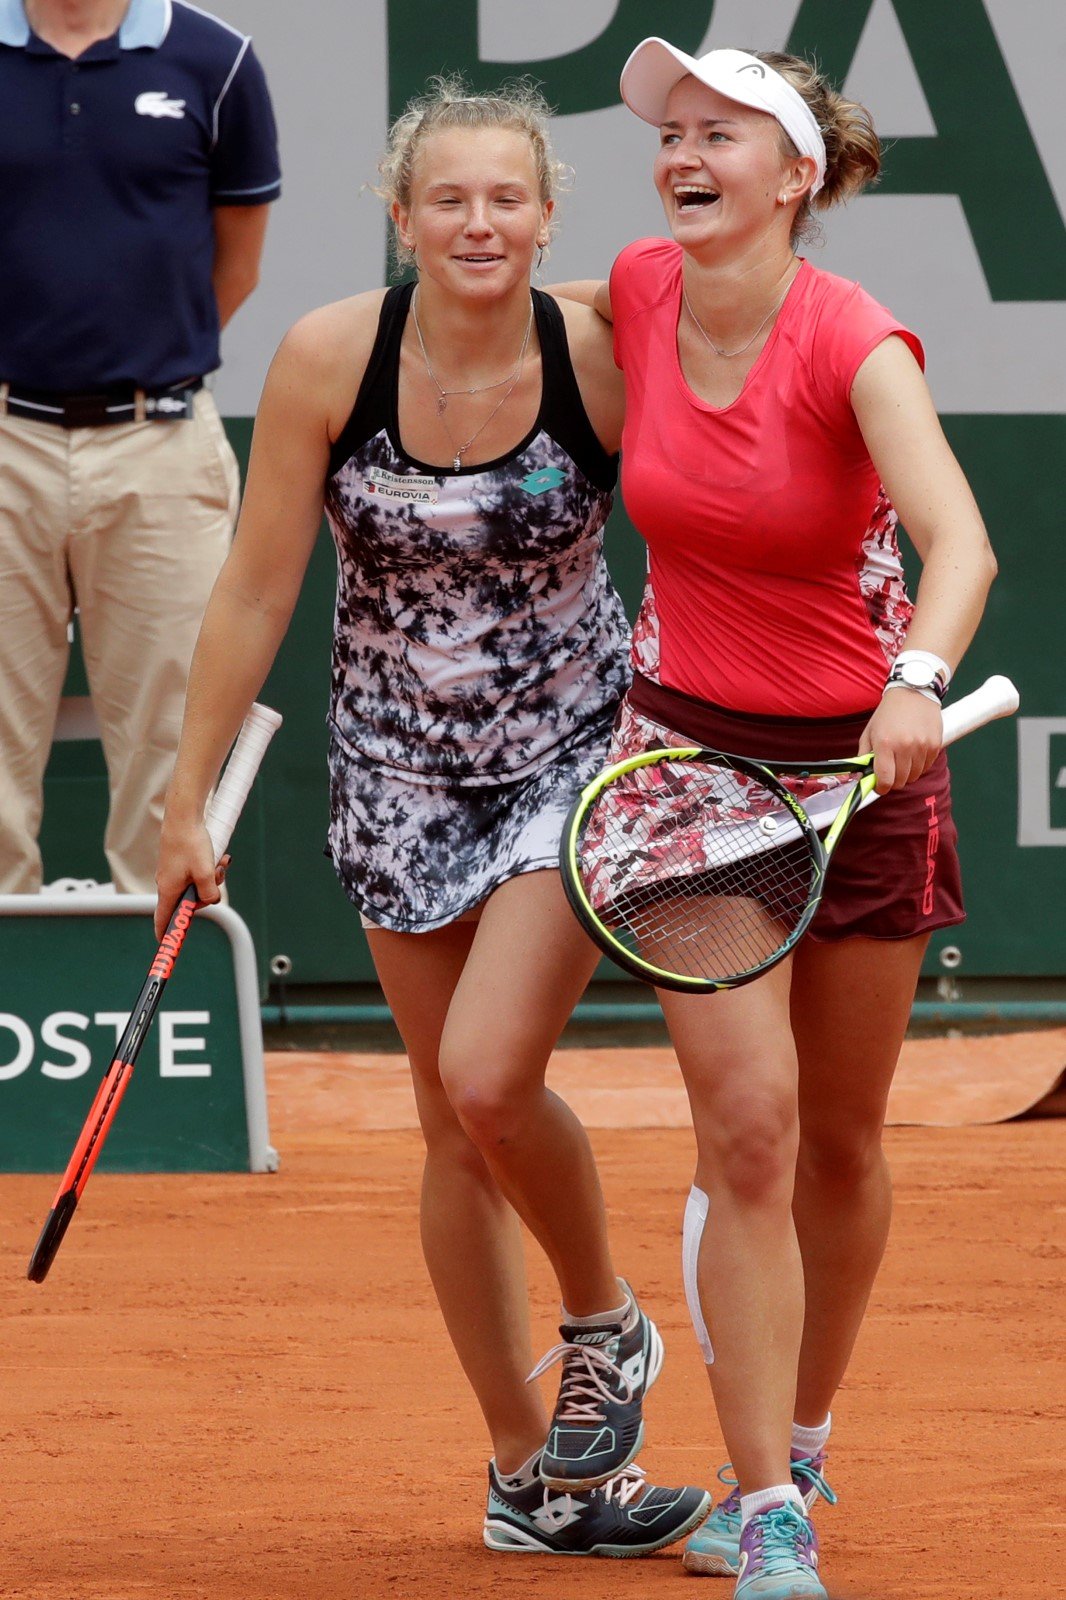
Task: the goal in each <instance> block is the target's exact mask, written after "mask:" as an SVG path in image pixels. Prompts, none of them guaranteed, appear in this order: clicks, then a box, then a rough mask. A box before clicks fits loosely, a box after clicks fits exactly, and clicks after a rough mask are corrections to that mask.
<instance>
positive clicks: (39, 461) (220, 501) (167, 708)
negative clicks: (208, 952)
mask: <svg viewBox="0 0 1066 1600" xmlns="http://www.w3.org/2000/svg"><path fill="white" fill-rule="evenodd" d="M238 492H239V480H238V472H237V463H236V460H235V459H234V455H233V451H232V450H231V449H230V447H229V444H228V442H227V440H226V436H225V433H224V431H223V428H222V423H221V420H220V418H219V415H218V410H217V408H216V406H215V403H214V401H213V399H212V398H211V396H210V395H209V393H208V392H207V390H206V389H202V390H200V392H199V393H198V394H197V395H196V397H195V417H194V418H193V419H191V420H189V421H178V422H140V423H137V422H133V423H128V424H122V425H120V426H118V427H106V428H73V429H70V430H67V429H64V428H58V427H56V426H54V425H53V424H51V423H40V422H26V421H23V420H22V419H21V418H14V417H11V416H5V417H0V893H4V894H22V893H34V892H36V890H38V889H39V888H40V885H41V875H42V874H41V855H40V851H39V849H38V846H37V835H38V832H39V829H40V823H41V812H42V805H43V792H42V781H43V777H44V769H45V766H46V764H47V761H48V756H49V751H50V750H51V745H52V736H53V732H54V729H55V723H56V715H57V712H58V709H59V701H60V696H61V693H62V689H63V680H64V677H65V675H66V669H67V657H68V653H69V644H68V627H69V624H70V620H71V617H72V615H73V611H74V607H75V606H77V608H78V612H79V619H80V632H81V641H82V653H83V655H84V658H85V667H86V671H87V674H88V679H89V689H90V692H91V694H92V698H93V704H94V706H95V709H96V715H97V720H98V721H99V724H100V729H101V737H102V740H103V746H104V756H105V759H106V761H107V771H108V784H109V790H110V803H111V804H110V813H109V816H108V824H107V832H106V835H105V837H104V850H105V853H106V855H107V859H108V863H109V865H110V868H111V876H112V881H113V882H114V884H115V887H116V889H118V890H119V891H120V892H123V893H129V894H148V893H154V890H155V865H156V852H157V848H158V841H159V825H160V822H161V820H162V815H163V797H164V794H165V791H166V786H167V783H168V781H169V779H170V771H171V767H172V765H173V760H174V752H175V750H176V748H177V742H178V733H179V731H180V728H181V717H182V710H183V706H184V701H185V683H186V677H187V672H188V666H189V661H190V658H191V656H192V650H193V645H194V644H195V642H196V635H197V632H198V630H199V627H200V619H201V617H202V616H203V612H204V607H205V606H206V604H207V598H208V595H209V594H210V592H211V587H212V585H213V583H214V581H215V578H216V576H217V574H218V570H219V568H220V567H221V565H222V562H223V560H224V559H225V556H226V552H227V550H228V548H229V541H230V538H231V535H232V532H233V524H234V520H235V518H236V514H237V500H238Z"/></svg>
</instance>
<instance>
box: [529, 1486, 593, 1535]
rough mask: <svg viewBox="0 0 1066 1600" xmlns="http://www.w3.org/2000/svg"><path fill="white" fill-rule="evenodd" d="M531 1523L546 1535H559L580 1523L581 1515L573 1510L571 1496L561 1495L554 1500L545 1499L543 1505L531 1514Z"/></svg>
mask: <svg viewBox="0 0 1066 1600" xmlns="http://www.w3.org/2000/svg"><path fill="white" fill-rule="evenodd" d="M533 1521H534V1522H535V1523H536V1524H537V1526H538V1527H539V1528H543V1529H544V1531H545V1532H546V1533H559V1532H560V1531H561V1530H562V1529H563V1528H569V1527H570V1526H571V1525H572V1524H573V1523H575V1522H580V1521H581V1513H580V1511H578V1510H577V1509H576V1508H575V1505H574V1499H573V1496H572V1495H569V1494H563V1495H559V1497H558V1498H557V1499H555V1500H549V1499H548V1498H547V1497H545V1500H544V1504H543V1505H542V1506H538V1507H537V1509H536V1511H534V1512H533Z"/></svg>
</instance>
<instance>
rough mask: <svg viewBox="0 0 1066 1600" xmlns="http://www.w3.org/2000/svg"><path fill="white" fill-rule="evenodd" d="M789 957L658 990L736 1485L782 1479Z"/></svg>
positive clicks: (790, 1279)
mask: <svg viewBox="0 0 1066 1600" xmlns="http://www.w3.org/2000/svg"><path fill="white" fill-rule="evenodd" d="M790 976H791V974H790V964H789V963H787V962H786V963H784V964H783V965H782V966H780V967H777V968H775V969H774V970H773V971H772V972H770V973H768V974H767V975H766V976H765V977H763V978H760V979H759V980H758V981H757V982H755V983H753V984H749V985H748V986H747V987H745V988H742V989H736V990H733V991H731V992H727V993H721V994H715V995H706V996H698V997H697V996H682V995H677V994H667V993H665V992H663V993H661V994H660V999H661V1001H662V1006H663V1012H664V1014H665V1017H666V1021H667V1024H668V1026H669V1029H670V1035H671V1038H672V1040H673V1043H674V1048H675V1049H676V1051H677V1056H678V1060H679V1062H680V1063H681V1069H682V1072H683V1074H684V1078H685V1086H686V1088H687V1090H688V1095H689V1101H690V1104H691V1107H692V1120H693V1126H694V1128H695V1132H696V1144H697V1151H698V1155H697V1168H696V1183H697V1184H698V1186H699V1187H700V1188H701V1189H703V1190H704V1191H705V1192H706V1194H707V1196H708V1202H709V1221H708V1225H707V1227H706V1228H705V1229H704V1231H703V1238H702V1242H701V1248H700V1260H699V1283H700V1298H701V1302H702V1307H703V1314H704V1319H705V1321H706V1324H707V1328H708V1331H709V1333H710V1336H711V1340H712V1343H713V1345H714V1351H715V1360H714V1363H713V1365H712V1366H710V1367H708V1375H709V1377H710V1380H711V1386H712V1389H713V1391H714V1399H715V1406H716V1408H717V1411H718V1418H719V1421H720V1423H721V1426H722V1432H723V1434H724V1436H725V1441H726V1445H727V1448H728V1450H729V1455H730V1460H731V1461H732V1463H733V1468H734V1471H735V1472H736V1475H737V1480H738V1482H739V1483H740V1486H741V1490H742V1492H743V1493H745V1494H747V1493H751V1492H753V1491H754V1490H756V1489H765V1488H769V1487H771V1486H773V1485H778V1484H787V1483H788V1482H789V1481H790V1478H789V1439H790V1427H791V1422H792V1416H793V1407H794V1401H795V1385H796V1365H797V1361H798V1357H799V1350H800V1339H801V1335H802V1330H803V1268H802V1263H801V1260H800V1252H799V1245H798V1242H797V1239H796V1230H795V1226H794V1223H793V1220H792V1210H791V1204H792V1189H793V1182H794V1174H795V1162H796V1149H797V1143H798V1137H799V1134H798V1111H797V1101H796V1057H795V1049H794V1045H793V1041H792V1034H791V1030H790V1026H789V1002H788V990H789V981H790Z"/></svg>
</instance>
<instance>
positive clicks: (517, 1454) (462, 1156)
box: [368, 923, 548, 1472]
mask: <svg viewBox="0 0 1066 1600" xmlns="http://www.w3.org/2000/svg"><path fill="white" fill-rule="evenodd" d="M474 932H475V927H474V925H473V924H466V923H457V924H454V925H453V926H452V927H450V928H444V929H441V930H440V932H438V933H429V934H403V933H387V932H385V931H382V930H370V931H368V939H369V943H370V947H371V951H372V953H373V956H374V963H375V966H376V967H377V972H378V977H379V978H380V980H381V986H382V989H383V990H384V993H385V998H386V1000H387V1001H388V1004H389V1007H390V1009H391V1011H392V1014H393V1017H394V1018H395V1020H396V1025H397V1027H398V1028H399V1030H400V1035H401V1037H402V1039H403V1042H404V1045H405V1047H406V1049H407V1054H408V1056H409V1058H410V1062H411V1071H412V1075H413V1078H414V1086H415V1098H416V1100H417V1103H418V1115H419V1119H420V1121H421V1124H422V1132H423V1135H424V1137H425V1141H426V1162H425V1169H424V1172H423V1177H422V1200H421V1233H422V1248H423V1251H424V1253H425V1258H426V1265H427V1266H428V1268H429V1275H430V1279H431V1280H432V1283H433V1288H434V1291H435V1293H436V1296H437V1300H438V1302H439V1303H440V1308H441V1311H442V1313H443V1316H444V1321H445V1324H446V1326H447V1329H448V1334H449V1337H450V1338H451V1341H452V1344H453V1345H454V1346H455V1350H456V1354H457V1355H458V1357H459V1360H460V1363H461V1365H462V1368H463V1371H464V1372H465V1373H466V1376H467V1378H468V1380H469V1382H470V1385H471V1387H472V1388H473V1390H474V1394H475V1396H476V1397H477V1401H478V1404H479V1405H480V1407H481V1410H482V1413H483V1415H484V1417H485V1422H486V1424H487V1426H488V1430H489V1435H490V1437H491V1440H492V1449H493V1454H494V1455H495V1458H496V1461H497V1464H498V1465H499V1467H500V1469H501V1471H503V1472H513V1471H515V1470H516V1469H517V1468H518V1467H519V1466H521V1465H522V1463H523V1462H524V1461H527V1460H528V1459H529V1457H530V1456H531V1455H532V1454H533V1452H534V1451H535V1450H539V1449H540V1447H541V1445H542V1444H543V1443H544V1440H545V1437H546V1435H547V1432H548V1420H547V1416H546V1414H545V1411H544V1406H543V1404H542V1402H541V1398H540V1394H539V1392H538V1390H537V1389H536V1387H535V1386H534V1385H531V1384H527V1382H526V1378H527V1376H528V1374H529V1371H530V1369H531V1367H532V1365H533V1349H532V1343H531V1340H530V1332H529V1309H528V1298H527V1291H526V1274H525V1261H524V1254H523V1247H522V1238H521V1229H520V1226H519V1221H518V1218H517V1216H516V1215H515V1213H514V1211H513V1210H512V1208H511V1206H510V1205H509V1204H508V1202H507V1201H506V1200H505V1199H504V1197H503V1195H502V1194H501V1193H500V1190H499V1186H498V1185H497V1183H496V1181H495V1179H494V1178H493V1176H492V1174H491V1173H490V1172H489V1170H488V1168H487V1167H486V1165H485V1162H484V1160H483V1159H482V1157H481V1155H480V1154H479V1152H478V1150H477V1148H476V1147H475V1146H474V1145H473V1144H472V1142H471V1141H470V1139H469V1137H468V1136H467V1135H466V1133H464V1131H463V1129H462V1128H461V1127H460V1125H459V1122H458V1120H457V1119H456V1116H455V1113H454V1111H453V1110H452V1108H451V1106H450V1104H449V1103H448V1097H447V1095H446V1094H445V1092H444V1088H443V1086H442V1084H441V1081H440V1076H439V1073H438V1070H437V1057H438V1051H439V1047H440V1036H441V1032H442V1030H443V1027H444V1021H445V1018H446V1016H447V1013H448V1006H449V1005H450V1004H451V999H452V994H453V993H454V990H455V985H456V983H457V982H458V980H459V975H460V973H461V972H462V970H463V965H464V963H465V961H466V959H467V956H468V955H469V953H470V946H471V943H472V941H473V937H474Z"/></svg>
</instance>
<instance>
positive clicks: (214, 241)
mask: <svg viewBox="0 0 1066 1600" xmlns="http://www.w3.org/2000/svg"><path fill="white" fill-rule="evenodd" d="M279 192H280V177H279V169H278V157H277V138H276V133H275V128H274V118H273V114H272V111H271V107H270V99H269V95H268V93H267V87H266V82H265V80H264V77H263V72H262V69H261V67H260V65H259V63H258V61H257V60H256V57H255V55H254V54H253V52H252V48H251V42H250V40H249V39H248V38H246V37H245V36H244V35H243V34H241V33H239V32H238V31H237V30H236V29H234V28H232V27H230V26H229V25H228V24H227V23H225V22H221V21H219V20H218V19H216V18H215V17H212V16H209V15H208V14H207V13H206V12H204V11H201V10H199V9H198V7H196V6H194V5H189V4H186V3H185V0H0V273H2V287H0V893H23V892H33V891H35V890H37V889H38V888H39V887H40V883H41V857H40V851H39V849H38V846H37V834H38V829H39V825H40V818H41V804H42V782H43V775H44V768H45V764H46V762H47V759H48V754H49V750H50V747H51V741H52V734H53V730H54V727H55V720H56V714H57V710H58V706H59V700H60V695H61V692H62V686H63V679H64V676H65V673H66V666H67V656H68V630H69V624H70V620H71V617H72V613H73V608H74V606H77V608H78V612H79V617H80V628H81V637H82V648H83V654H84V657H85V664H86V669H87V672H88V677H89V686H90V689H91V692H92V696H93V701H94V704H95V708H96V712H97V717H98V720H99V723H100V729H101V736H102V739H103V746H104V754H105V756H106V759H107V768H108V776H109V786H110V798H111V809H110V816H109V819H108V827H107V833H106V836H105V840H104V847H105V851H106V854H107V858H108V861H109V864H110V868H111V876H112V879H113V881H114V884H115V887H116V888H117V889H118V890H120V891H125V892H139V893H150V892H152V891H153V889H154V871H155V858H156V851H157V842H158V830H159V822H160V819H161V816H162V806H163V795H164V791H165V788H166V784H167V781H168V779H169V774H170V767H171V764H172V761H173V755H174V751H175V749H176V747H177V740H178V733H179V729H180V723H181V714H182V707H183V704H184V696H185V679H186V670H187V666H188V662H189V659H190V657H191V655H192V649H193V645H194V643H195V640H196V634H197V631H198V628H199V624H200V618H201V616H202V613H203V609H204V606H205V605H206V602H207V597H208V594H209V593H210V590H211V586H212V584H213V582H214V579H215V576H216V575H217V573H218V570H219V568H220V566H221V565H222V562H223V560H224V558H225V554H226V551H227V549H228V546H229V540H230V537H231V535H232V529H233V522H234V519H235V516H236V510H237V493H238V476H237V465H236V461H235V460H234V457H233V452H232V450H231V449H230V447H229V445H228V443H227V442H226V438H225V435H224V433H223V430H222V424H221V422H220V420H219V416H218V411H217V409H216V407H215V405H214V402H213V400H212V399H211V396H210V394H209V393H208V391H207V389H205V388H204V385H203V380H204V376H205V374H207V373H210V372H212V371H214V369H215V368H216V367H217V366H218V365H219V359H220V358H219V331H220V328H221V327H223V326H224V325H225V323H226V322H227V321H228V319H229V318H230V317H231V316H232V315H233V313H234V311H236V309H237V307H238V306H239V305H240V304H241V302H242V301H243V300H244V299H245V298H246V296H247V295H248V294H249V293H250V292H251V290H252V289H253V288H254V287H255V284H256V281H257V278H258V270H259V260H260V256H261V253H262V248H263V238H264V235H265V231H266V218H267V210H268V206H269V203H270V202H271V201H272V200H274V199H276V198H277V195H278V193H279Z"/></svg>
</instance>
